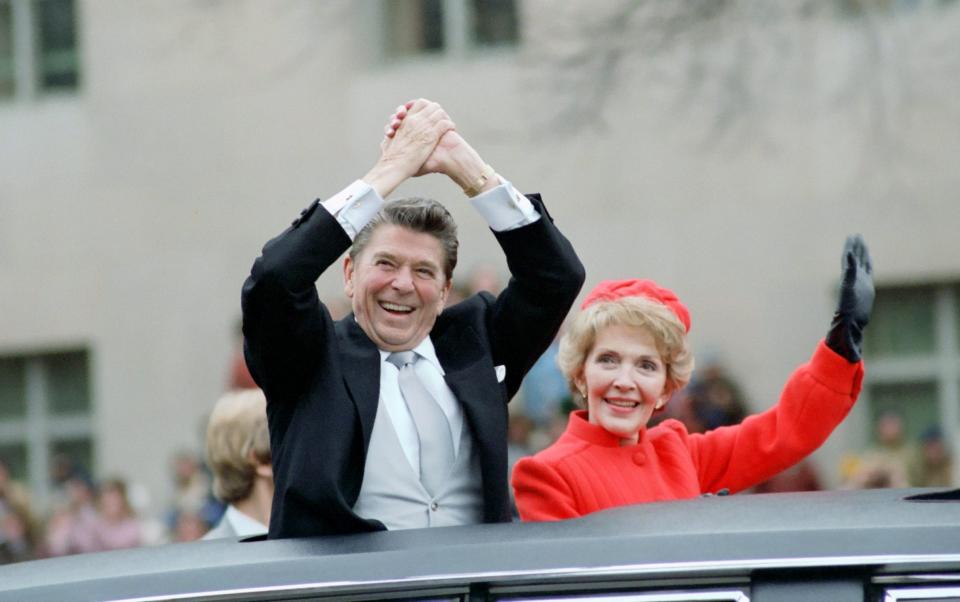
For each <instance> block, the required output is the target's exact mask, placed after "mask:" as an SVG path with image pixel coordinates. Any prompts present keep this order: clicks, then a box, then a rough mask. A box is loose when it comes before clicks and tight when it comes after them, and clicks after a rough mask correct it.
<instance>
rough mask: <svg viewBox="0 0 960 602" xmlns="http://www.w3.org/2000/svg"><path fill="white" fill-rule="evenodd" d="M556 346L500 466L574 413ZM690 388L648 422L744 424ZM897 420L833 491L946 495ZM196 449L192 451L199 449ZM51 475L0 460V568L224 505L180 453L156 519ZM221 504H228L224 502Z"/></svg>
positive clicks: (713, 368)
mask: <svg viewBox="0 0 960 602" xmlns="http://www.w3.org/2000/svg"><path fill="white" fill-rule="evenodd" d="M501 287H502V283H501V281H500V279H499V276H498V273H497V270H496V269H495V268H492V267H490V266H484V265H482V266H479V267H476V268H474V269H473V270H472V271H471V272H470V273H469V277H468V279H467V280H466V281H465V282H464V283H463V284H461V285H460V286H455V289H454V291H453V296H454V297H453V299H451V301H452V302H456V301H457V300H458V299H460V298H465V297H467V296H469V295H472V294H474V293H476V292H478V291H481V290H487V291H490V292H493V293H497V292H499V290H500V288H501ZM331 311H332V312H333V313H335V314H336V313H337V312H339V313H340V314H341V315H334V317H335V318H339V317H342V316H343V315H346V314H347V313H348V312H349V304H348V303H347V302H346V299H344V301H343V302H342V303H340V304H337V303H333V304H331ZM556 354H557V343H556V342H554V344H553V345H551V347H550V348H549V349H548V350H547V351H546V353H544V355H543V356H542V357H541V358H540V360H539V361H538V362H537V363H536V364H535V365H534V366H533V368H532V369H531V371H530V372H529V374H528V375H527V377H526V379H525V380H524V384H523V386H522V388H521V391H520V394H519V395H518V398H517V399H515V400H514V402H513V403H512V404H511V409H510V411H511V416H510V427H509V431H508V461H509V463H510V467H511V468H512V466H513V464H514V463H515V462H516V461H517V460H518V459H519V458H521V457H523V456H526V455H529V454H533V453H536V452H537V451H539V450H541V449H543V448H545V447H547V446H548V445H550V444H551V443H552V442H553V441H555V440H556V438H557V437H558V436H559V435H560V434H561V433H562V432H563V430H564V427H565V425H566V422H567V414H568V413H569V412H570V411H571V410H573V409H575V408H574V405H573V402H572V397H571V394H570V391H569V389H568V387H567V383H566V380H565V379H564V377H563V375H562V374H561V373H560V371H559V368H557V364H556ZM703 364H704V365H700V366H698V368H697V370H696V373H695V376H694V380H693V381H692V382H691V383H690V385H689V386H688V387H686V388H685V389H684V390H682V391H680V392H678V393H677V394H676V395H675V396H674V398H673V399H671V400H670V402H669V403H668V404H667V407H666V409H665V410H664V411H663V412H660V413H659V414H657V415H656V416H655V418H654V422H656V421H662V420H665V419H667V418H672V419H676V420H680V421H681V422H683V423H684V424H685V425H686V427H687V429H688V431H689V432H691V433H699V432H704V431H707V430H711V429H714V428H718V427H722V426H726V425H732V424H737V423H739V422H740V421H741V420H743V419H744V417H745V416H747V415H748V413H749V412H748V408H749V404H748V403H747V400H746V399H745V396H744V393H743V390H742V388H741V387H740V386H739V385H738V383H737V382H736V381H735V379H734V378H733V377H732V376H731V375H730V373H729V371H728V370H727V369H726V368H725V367H724V366H723V365H722V364H721V363H720V362H717V361H704V362H703ZM229 372H230V374H229V377H228V383H227V388H228V389H231V390H232V389H244V388H251V387H255V386H256V385H255V383H254V382H253V380H252V379H251V377H250V375H249V373H248V372H247V370H246V366H245V364H244V361H243V356H242V353H241V352H240V346H239V345H238V346H237V350H236V353H235V355H234V357H232V358H231V360H230V369H229ZM906 432H907V431H906V428H905V418H904V417H903V416H902V415H900V414H897V413H896V412H892V411H887V412H884V413H882V414H880V415H879V416H878V417H877V419H876V423H875V432H874V441H873V443H871V445H870V446H868V447H867V448H866V449H864V450H862V451H861V452H859V453H850V454H847V455H846V456H845V457H844V459H843V461H842V463H841V466H840V467H839V474H840V479H841V486H842V487H845V488H878V487H911V486H917V487H949V486H953V485H954V483H953V481H952V475H953V466H952V457H951V454H950V450H949V449H948V446H947V443H946V442H945V440H944V438H943V435H942V433H941V431H940V430H939V428H938V427H937V425H928V426H927V428H926V430H925V431H923V433H922V435H921V436H920V437H919V438H917V439H916V440H911V439H910V438H909V437H908V436H907V434H906ZM200 447H202V446H200ZM52 464H53V466H52V468H51V477H50V478H51V487H52V491H51V495H50V496H49V497H50V502H49V503H48V504H47V506H48V508H47V509H43V510H41V509H38V508H36V507H35V506H34V505H32V504H31V495H30V492H29V491H28V490H27V488H26V487H25V486H24V485H23V484H22V483H18V482H17V481H15V480H14V479H13V478H12V476H11V474H10V472H9V469H8V466H7V464H5V462H4V459H3V458H2V457H0V564H3V563H9V562H18V561H22V560H30V559H35V558H45V557H50V556H61V555H66V554H77V553H84V552H94V551H103V550H115V549H122V548H131V547H137V546H143V545H156V544H161V543H167V542H185V541H193V540H197V539H200V538H201V537H203V536H204V535H205V534H207V533H208V532H209V531H210V530H211V529H212V528H213V527H214V526H216V525H217V523H218V521H220V519H221V517H222V516H223V514H224V511H225V509H226V505H225V504H224V503H223V502H221V501H219V500H217V499H216V498H215V497H214V495H213V486H212V484H213V475H212V474H211V472H210V470H209V468H208V466H207V463H206V461H205V458H203V456H202V454H200V453H195V452H192V451H181V452H178V453H177V454H175V456H174V457H173V458H172V460H171V462H170V467H171V481H172V491H173V494H172V496H171V498H170V499H169V500H168V502H167V504H166V507H165V510H164V511H163V513H162V515H161V516H159V517H152V516H147V514H148V513H147V512H146V511H145V510H144V509H145V506H146V500H147V499H148V498H149V495H148V494H147V493H146V492H142V491H137V490H136V488H135V487H134V490H133V491H131V488H130V486H129V484H128V483H127V482H125V481H124V480H123V479H120V478H104V479H100V480H95V479H94V478H93V476H92V474H91V472H90V470H89V467H85V466H80V465H78V464H77V463H75V462H74V461H73V460H72V459H71V458H68V457H63V456H60V457H56V458H55V459H54V461H53V463H52ZM824 486H825V484H824V480H823V479H822V478H821V474H820V468H819V467H818V466H817V465H816V464H815V462H814V461H813V460H811V459H807V460H804V461H803V462H801V463H799V464H797V465H796V466H794V467H792V468H790V469H788V470H786V471H784V472H782V473H780V474H779V475H777V476H776V477H774V478H772V479H770V480H769V481H767V482H765V483H761V484H760V485H758V486H757V487H755V488H754V489H753V490H752V491H753V492H755V493H763V492H784V491H814V490H819V489H822V488H824ZM231 503H233V501H232V500H231Z"/></svg>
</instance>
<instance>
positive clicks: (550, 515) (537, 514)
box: [512, 456, 580, 521]
mask: <svg viewBox="0 0 960 602" xmlns="http://www.w3.org/2000/svg"><path fill="white" fill-rule="evenodd" d="M512 484H513V492H514V496H515V499H516V503H517V510H518V511H519V512H520V518H521V519H522V520H525V521H550V520H563V519H566V518H577V517H579V516H580V512H579V511H578V510H577V504H576V500H575V498H574V495H573V491H572V490H571V489H570V486H569V484H568V483H567V482H566V480H564V478H563V477H562V476H560V474H559V473H558V472H557V471H556V469H554V468H553V467H552V466H550V465H549V464H547V463H545V462H541V461H540V460H537V459H536V457H533V456H530V457H526V458H521V459H520V460H519V461H518V462H517V464H516V466H515V467H514V469H513V483H512Z"/></svg>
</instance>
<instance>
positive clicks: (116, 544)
mask: <svg viewBox="0 0 960 602" xmlns="http://www.w3.org/2000/svg"><path fill="white" fill-rule="evenodd" d="M98 498H99V513H100V516H99V522H98V525H97V531H96V532H97V539H98V540H99V543H100V549H102V550H120V549H123V548H135V547H137V546H140V545H142V544H143V534H142V532H141V529H140V522H139V521H138V520H137V517H136V516H134V512H133V508H132V507H131V506H130V500H129V499H128V498H127V484H126V482H124V481H123V480H121V479H107V480H105V481H103V482H102V483H101V484H100V494H99V496H98Z"/></svg>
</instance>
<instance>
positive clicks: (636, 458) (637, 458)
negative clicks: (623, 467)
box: [633, 451, 647, 466]
mask: <svg viewBox="0 0 960 602" xmlns="http://www.w3.org/2000/svg"><path fill="white" fill-rule="evenodd" d="M633 463H634V464H636V465H637V466H643V465H644V464H646V463H647V454H645V453H643V452H642V451H641V452H637V453H635V454H633Z"/></svg>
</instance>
